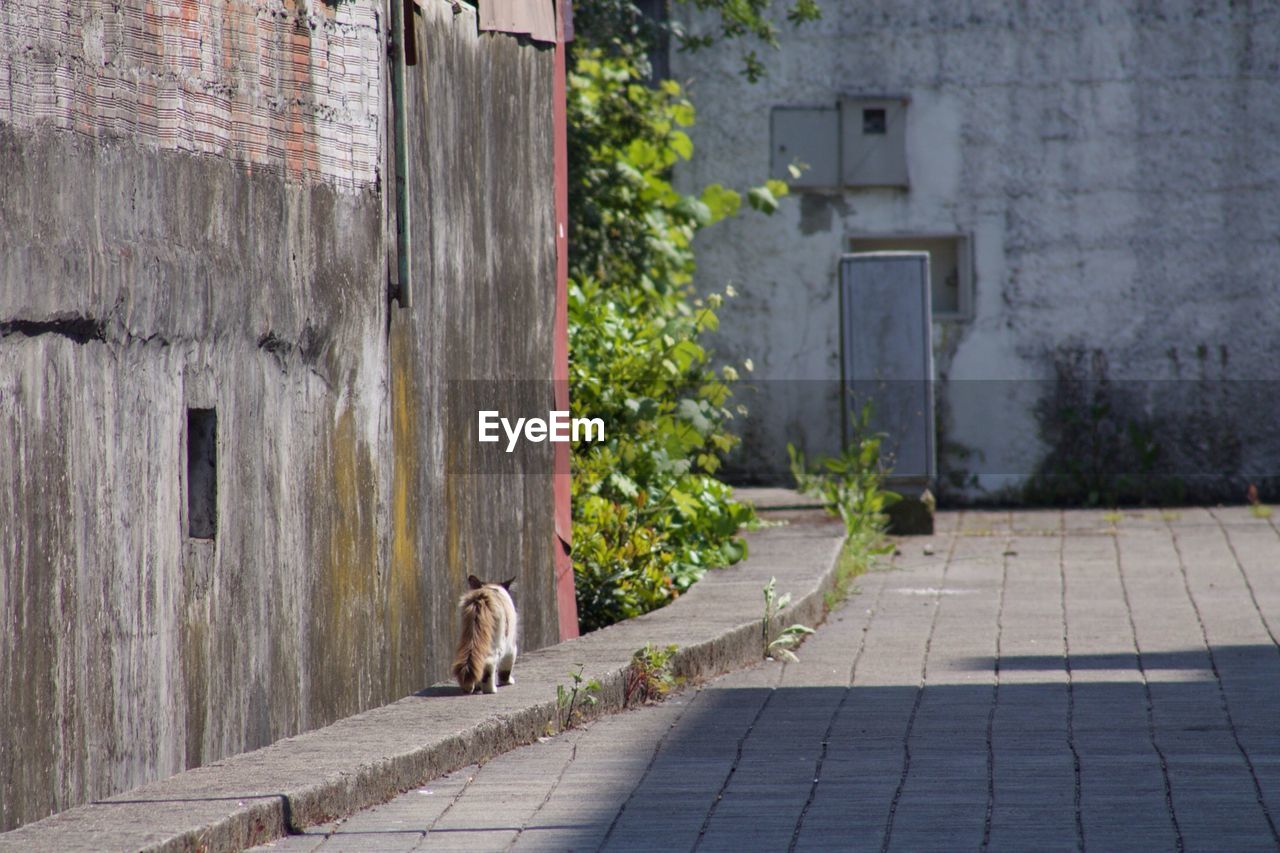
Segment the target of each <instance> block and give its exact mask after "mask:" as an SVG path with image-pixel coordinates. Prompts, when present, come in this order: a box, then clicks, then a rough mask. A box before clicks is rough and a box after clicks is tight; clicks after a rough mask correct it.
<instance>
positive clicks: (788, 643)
mask: <svg viewBox="0 0 1280 853" xmlns="http://www.w3.org/2000/svg"><path fill="white" fill-rule="evenodd" d="M777 582H778V579H777V578H769V582H768V583H767V584H765V585H764V618H763V619H761V620H760V636H761V639H762V640H763V643H764V656H765V657H766V658H768V659H769V660H782V661H790V662H792V663H795V662H796V661H798V660H799V658H798V657H796V654H795V652H793V651H791V650H792V649H793V648H795V647H796V646H798V645H800V643H801V641H802V640H803V639H804V638H805V637H806V636H808V635H809V634H812V633H813V629H812V628H810V627H808V626H807V625H801V624H799V623H797V624H795V625H790V626H788V627H786V628H783V629H782V630H781V631H777V632H775V631H774V630H773V623H774V622H775V621H777V618H778V614H779V613H781V612H782V611H783V610H785V609H786V608H787V605H788V604H790V603H791V593H789V592H787V593H783V594H782V595H777V594H776V593H775V592H774V585H775V584H776V583H777Z"/></svg>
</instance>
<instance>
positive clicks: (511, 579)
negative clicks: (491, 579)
mask: <svg viewBox="0 0 1280 853" xmlns="http://www.w3.org/2000/svg"><path fill="white" fill-rule="evenodd" d="M515 582H516V578H515V575H512V576H511V577H509V578H507V579H506V580H504V581H503V582H502V588H503V589H505V590H506V591H507V592H510V591H511V585H512V584H513V583H515Z"/></svg>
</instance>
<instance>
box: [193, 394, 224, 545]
mask: <svg viewBox="0 0 1280 853" xmlns="http://www.w3.org/2000/svg"><path fill="white" fill-rule="evenodd" d="M217 529H218V413H217V411H216V410H214V409H187V535H188V536H190V537H191V538H192V539H212V538H213V537H214V532H215V531H216V530H217Z"/></svg>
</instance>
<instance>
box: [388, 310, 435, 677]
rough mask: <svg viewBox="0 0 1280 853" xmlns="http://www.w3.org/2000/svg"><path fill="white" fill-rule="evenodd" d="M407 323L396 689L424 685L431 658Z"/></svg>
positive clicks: (394, 486)
mask: <svg viewBox="0 0 1280 853" xmlns="http://www.w3.org/2000/svg"><path fill="white" fill-rule="evenodd" d="M407 336H408V335H407V332H406V331H405V330H404V328H403V326H401V327H398V328H396V329H393V331H392V334H391V341H390V348H391V440H392V454H393V456H392V466H391V566H390V577H389V580H388V584H387V587H388V588H387V618H386V623H387V625H386V628H387V636H388V640H389V645H390V649H389V654H388V655H387V661H388V668H389V670H390V680H389V686H390V689H391V691H392V695H395V696H399V695H403V694H406V693H409V692H411V691H413V690H415V689H417V688H418V687H421V686H422V683H421V682H422V681H423V675H424V673H423V670H424V664H425V660H424V658H426V659H429V658H430V657H431V650H430V649H428V650H427V654H426V655H425V656H424V655H422V654H421V653H420V649H419V646H420V645H421V644H422V643H424V642H426V630H425V623H424V619H423V617H424V613H425V600H424V597H423V595H422V581H421V578H422V560H421V557H420V556H419V554H418V517H419V513H420V512H421V510H422V496H421V494H420V492H419V489H418V487H417V483H418V472H419V471H420V469H421V464H422V463H421V459H420V453H421V445H420V439H419V434H418V413H419V412H421V411H422V410H423V406H422V404H421V402H420V401H419V400H418V399H417V395H416V394H415V393H414V390H415V385H414V381H413V380H414V373H413V361H412V347H411V345H410V344H409V343H408V342H407V341H406V340H405V339H406V337H407Z"/></svg>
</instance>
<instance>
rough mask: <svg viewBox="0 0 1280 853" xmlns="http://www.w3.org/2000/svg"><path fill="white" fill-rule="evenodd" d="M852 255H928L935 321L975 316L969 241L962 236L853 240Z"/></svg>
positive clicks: (890, 237)
mask: <svg viewBox="0 0 1280 853" xmlns="http://www.w3.org/2000/svg"><path fill="white" fill-rule="evenodd" d="M849 251H851V252H928V253H929V291H930V293H929V296H930V299H931V301H932V303H933V317H934V319H935V320H960V319H967V318H969V317H971V316H973V273H972V262H971V261H970V251H969V239H968V238H967V237H965V236H963V235H959V234H945V235H925V236H898V235H893V236H887V237H875V236H865V237H851V238H849Z"/></svg>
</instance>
